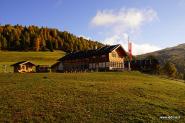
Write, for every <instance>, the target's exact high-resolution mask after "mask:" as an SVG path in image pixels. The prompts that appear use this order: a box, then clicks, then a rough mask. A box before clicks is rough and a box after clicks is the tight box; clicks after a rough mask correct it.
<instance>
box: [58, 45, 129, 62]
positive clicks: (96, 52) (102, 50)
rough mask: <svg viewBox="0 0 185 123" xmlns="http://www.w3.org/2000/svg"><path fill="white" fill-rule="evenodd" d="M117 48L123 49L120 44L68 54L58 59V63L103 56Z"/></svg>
mask: <svg viewBox="0 0 185 123" xmlns="http://www.w3.org/2000/svg"><path fill="white" fill-rule="evenodd" d="M118 47H121V48H122V49H123V47H122V46H121V45H120V44H118V45H111V46H104V47H102V48H99V49H96V50H87V51H79V52H74V53H70V54H67V55H65V56H64V57H62V58H60V59H58V61H64V60H72V59H80V58H88V57H92V56H98V55H104V54H107V53H110V52H112V51H113V50H115V49H117V48H118ZM123 50H124V49H123ZM124 52H125V54H127V53H126V51H125V50H124Z"/></svg>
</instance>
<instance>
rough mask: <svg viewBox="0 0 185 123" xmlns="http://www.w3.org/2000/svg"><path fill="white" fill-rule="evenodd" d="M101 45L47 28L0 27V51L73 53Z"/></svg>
mask: <svg viewBox="0 0 185 123" xmlns="http://www.w3.org/2000/svg"><path fill="white" fill-rule="evenodd" d="M102 45H103V44H101V43H99V42H96V41H91V40H87V39H84V38H82V37H77V36H75V35H73V34H71V33H69V32H67V31H63V32H62V31H59V30H57V29H50V28H47V27H37V26H21V25H15V26H12V25H0V50H9V51H47V50H49V51H53V50H63V51H65V52H74V51H79V50H87V49H93V48H95V47H100V46H102Z"/></svg>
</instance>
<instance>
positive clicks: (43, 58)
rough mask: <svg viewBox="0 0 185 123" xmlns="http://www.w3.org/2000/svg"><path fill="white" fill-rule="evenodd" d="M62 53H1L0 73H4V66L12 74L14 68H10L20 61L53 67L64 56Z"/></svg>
mask: <svg viewBox="0 0 185 123" xmlns="http://www.w3.org/2000/svg"><path fill="white" fill-rule="evenodd" d="M64 54H65V53H64V52H62V51H54V52H15V51H12V52H11V51H7V52H5V51H0V73H1V72H3V65H7V71H8V72H12V71H13V68H12V67H10V65H11V64H14V63H16V62H19V61H31V62H33V63H34V64H37V65H38V64H39V65H40V64H41V65H42V64H44V65H52V64H54V63H55V62H56V60H57V59H59V58H61V57H62V56H64Z"/></svg>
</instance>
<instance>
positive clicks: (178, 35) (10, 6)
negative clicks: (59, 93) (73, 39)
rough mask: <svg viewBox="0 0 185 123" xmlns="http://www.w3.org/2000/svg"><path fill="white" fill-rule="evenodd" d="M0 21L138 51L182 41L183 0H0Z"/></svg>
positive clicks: (184, 29) (184, 23) (184, 32)
mask: <svg viewBox="0 0 185 123" xmlns="http://www.w3.org/2000/svg"><path fill="white" fill-rule="evenodd" d="M0 24H1V25H4V24H12V25H15V24H20V25H26V26H29V25H36V26H39V27H41V26H44V27H49V28H57V29H59V30H60V31H69V32H71V33H73V34H75V35H77V36H82V37H84V38H87V39H91V40H95V41H99V42H102V43H104V44H109V45H114V44H121V45H122V46H123V47H124V48H125V50H127V49H128V48H127V41H128V38H129V40H130V41H131V42H132V46H133V54H135V55H138V54H143V53H147V52H152V51H156V50H160V49H163V48H166V47H172V46H176V45H178V44H182V43H185V0H1V1H0Z"/></svg>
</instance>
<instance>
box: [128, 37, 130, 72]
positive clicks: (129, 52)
mask: <svg viewBox="0 0 185 123" xmlns="http://www.w3.org/2000/svg"><path fill="white" fill-rule="evenodd" d="M128 53H129V56H128V70H129V71H130V70H131V69H130V47H129V36H128Z"/></svg>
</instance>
